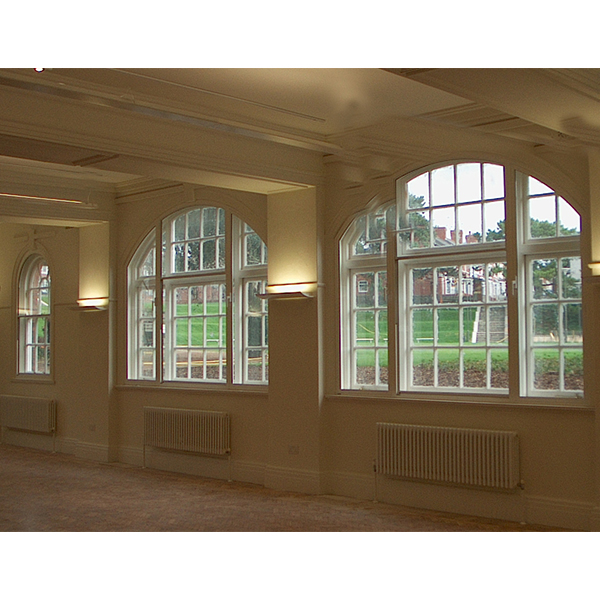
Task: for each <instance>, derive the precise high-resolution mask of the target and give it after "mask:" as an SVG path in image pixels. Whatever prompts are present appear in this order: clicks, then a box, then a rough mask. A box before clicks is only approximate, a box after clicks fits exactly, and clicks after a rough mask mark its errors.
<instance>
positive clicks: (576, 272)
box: [560, 256, 581, 298]
mask: <svg viewBox="0 0 600 600" xmlns="http://www.w3.org/2000/svg"><path fill="white" fill-rule="evenodd" d="M560 266H561V285H562V297H563V298H581V258H579V257H577V256H574V257H569V258H562V259H561V261H560Z"/></svg>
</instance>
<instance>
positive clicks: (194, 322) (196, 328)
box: [190, 319, 204, 347]
mask: <svg viewBox="0 0 600 600" xmlns="http://www.w3.org/2000/svg"><path fill="white" fill-rule="evenodd" d="M190 321H191V324H190V328H191V331H190V334H191V339H190V346H196V347H198V346H200V347H202V346H204V319H190Z"/></svg>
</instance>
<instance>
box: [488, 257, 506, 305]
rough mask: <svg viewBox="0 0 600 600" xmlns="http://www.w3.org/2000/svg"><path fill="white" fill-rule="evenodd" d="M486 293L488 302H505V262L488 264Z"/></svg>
mask: <svg viewBox="0 0 600 600" xmlns="http://www.w3.org/2000/svg"><path fill="white" fill-rule="evenodd" d="M487 293H488V300H489V301H490V302H506V263H502V262H498V263H490V264H488V278H487Z"/></svg>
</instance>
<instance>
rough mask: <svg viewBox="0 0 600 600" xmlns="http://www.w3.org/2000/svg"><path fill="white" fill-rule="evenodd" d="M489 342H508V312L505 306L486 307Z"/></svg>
mask: <svg viewBox="0 0 600 600" xmlns="http://www.w3.org/2000/svg"><path fill="white" fill-rule="evenodd" d="M488 323H489V327H488V331H489V343H490V344H508V313H507V309H506V306H491V307H489V308H488Z"/></svg>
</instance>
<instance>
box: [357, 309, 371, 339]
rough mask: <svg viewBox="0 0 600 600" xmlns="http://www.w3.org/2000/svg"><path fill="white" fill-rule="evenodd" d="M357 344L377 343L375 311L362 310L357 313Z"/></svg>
mask: <svg viewBox="0 0 600 600" xmlns="http://www.w3.org/2000/svg"><path fill="white" fill-rule="evenodd" d="M356 344H357V345H358V346H374V345H375V312H374V311H371V310H361V311H360V312H357V313H356Z"/></svg>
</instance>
